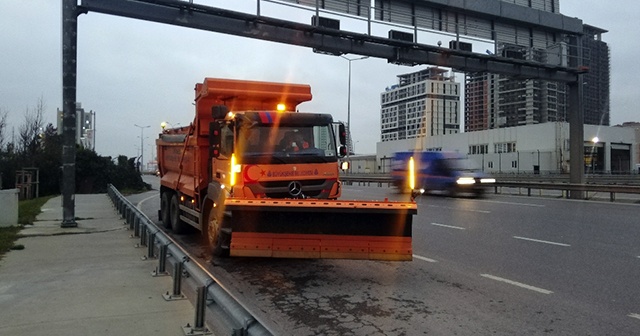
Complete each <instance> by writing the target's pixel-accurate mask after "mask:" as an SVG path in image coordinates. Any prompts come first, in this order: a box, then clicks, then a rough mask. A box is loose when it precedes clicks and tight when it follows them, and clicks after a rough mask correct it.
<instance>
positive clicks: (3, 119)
mask: <svg viewBox="0 0 640 336" xmlns="http://www.w3.org/2000/svg"><path fill="white" fill-rule="evenodd" d="M8 114H9V112H8V111H5V110H3V109H2V108H0V155H2V153H3V152H4V137H5V134H6V129H7V115H8Z"/></svg>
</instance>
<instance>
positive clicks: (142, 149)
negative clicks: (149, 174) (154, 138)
mask: <svg viewBox="0 0 640 336" xmlns="http://www.w3.org/2000/svg"><path fill="white" fill-rule="evenodd" d="M133 126H135V127H138V128H140V172H142V169H143V167H144V135H143V134H144V129H145V128H149V127H151V125H147V126H140V125H138V124H133Z"/></svg>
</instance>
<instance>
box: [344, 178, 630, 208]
mask: <svg viewBox="0 0 640 336" xmlns="http://www.w3.org/2000/svg"><path fill="white" fill-rule="evenodd" d="M340 179H341V180H342V182H343V183H345V184H347V185H353V184H354V183H357V184H358V185H366V186H371V185H374V186H375V185H377V186H378V187H382V186H383V185H385V184H386V185H387V186H388V187H391V186H392V185H393V178H391V177H390V176H366V175H345V176H341V177H340ZM619 182H621V181H618V183H619ZM503 187H505V188H524V189H527V195H528V196H531V190H558V191H563V192H565V191H566V192H570V191H582V192H603V193H609V199H610V200H611V201H612V202H613V201H615V199H616V194H640V185H636V184H633V185H622V184H592V183H586V184H572V183H563V182H529V181H498V182H496V183H495V184H494V192H495V193H496V194H499V193H501V190H502V188H503ZM567 195H568V193H567Z"/></svg>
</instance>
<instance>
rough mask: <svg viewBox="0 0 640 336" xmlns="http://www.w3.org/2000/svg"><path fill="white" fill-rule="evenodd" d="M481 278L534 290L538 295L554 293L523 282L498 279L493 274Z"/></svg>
mask: <svg viewBox="0 0 640 336" xmlns="http://www.w3.org/2000/svg"><path fill="white" fill-rule="evenodd" d="M480 276H482V277H485V278H488V279H492V280H496V281H501V282H504V283H508V284H510V285H514V286H518V287H521V288H525V289H528V290H532V291H534V292H538V293H542V294H551V293H553V292H552V291H550V290H546V289H542V288H538V287H534V286H531V285H527V284H523V283H521V282H517V281H513V280H509V279H505V278H500V277H497V276H494V275H491V274H480Z"/></svg>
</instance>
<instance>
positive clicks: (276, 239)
mask: <svg viewBox="0 0 640 336" xmlns="http://www.w3.org/2000/svg"><path fill="white" fill-rule="evenodd" d="M225 207H226V210H227V211H230V212H231V228H232V233H231V244H230V255H231V256H252V257H273V258H334V259H370V260H412V246H411V225H412V218H413V215H414V214H416V213H417V207H416V204H415V203H407V202H388V201H384V202H377V201H332V200H309V199H304V200H293V199H291V200H256V199H227V200H226V201H225Z"/></svg>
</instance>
